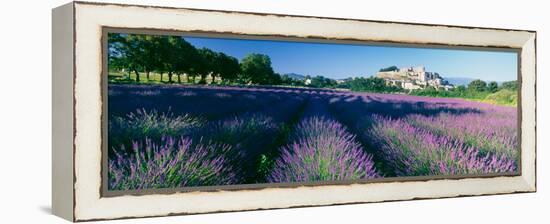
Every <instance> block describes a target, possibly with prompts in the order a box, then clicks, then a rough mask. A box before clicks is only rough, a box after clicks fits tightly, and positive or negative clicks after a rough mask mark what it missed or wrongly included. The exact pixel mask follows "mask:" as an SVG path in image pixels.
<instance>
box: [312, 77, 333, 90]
mask: <svg viewBox="0 0 550 224" xmlns="http://www.w3.org/2000/svg"><path fill="white" fill-rule="evenodd" d="M310 85H311V86H313V87H317V88H334V87H336V80H333V79H329V78H325V77H323V76H315V77H313V78H312V79H311V84H310Z"/></svg>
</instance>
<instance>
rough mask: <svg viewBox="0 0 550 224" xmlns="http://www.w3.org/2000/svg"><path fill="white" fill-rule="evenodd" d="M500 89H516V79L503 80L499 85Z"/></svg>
mask: <svg viewBox="0 0 550 224" xmlns="http://www.w3.org/2000/svg"><path fill="white" fill-rule="evenodd" d="M500 87H501V88H502V89H509V90H514V91H515V90H518V81H508V82H503V83H502V85H501V86H500Z"/></svg>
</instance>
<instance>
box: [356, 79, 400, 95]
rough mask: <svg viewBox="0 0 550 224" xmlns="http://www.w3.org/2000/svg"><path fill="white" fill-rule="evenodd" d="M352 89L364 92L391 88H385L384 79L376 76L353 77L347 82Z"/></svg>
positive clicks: (382, 90) (383, 90)
mask: <svg viewBox="0 0 550 224" xmlns="http://www.w3.org/2000/svg"><path fill="white" fill-rule="evenodd" d="M349 84H350V89H351V90H352V91H365V92H385V91H387V90H390V89H391V88H386V81H385V80H384V79H381V78H377V77H369V78H355V79H353V80H351V81H350V82H349Z"/></svg>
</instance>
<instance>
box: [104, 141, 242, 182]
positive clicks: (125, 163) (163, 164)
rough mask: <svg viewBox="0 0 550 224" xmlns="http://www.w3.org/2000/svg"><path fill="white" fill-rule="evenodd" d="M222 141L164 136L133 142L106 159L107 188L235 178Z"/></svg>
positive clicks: (217, 180) (227, 180)
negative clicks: (126, 152) (125, 152)
mask: <svg viewBox="0 0 550 224" xmlns="http://www.w3.org/2000/svg"><path fill="white" fill-rule="evenodd" d="M229 150H231V147H230V146H228V145H223V144H211V143H202V142H193V140H191V139H190V138H179V139H176V138H173V137H167V138H163V139H162V141H161V143H160V144H155V143H153V142H152V141H151V140H150V139H145V140H144V141H143V142H134V143H133V146H132V151H133V152H134V153H133V154H131V155H129V156H128V155H127V156H123V155H120V154H117V155H116V159H111V160H109V165H108V166H109V170H108V178H109V181H108V186H109V190H139V189H151V188H153V189H160V188H175V187H189V186H206V185H226V184H234V183H237V182H238V179H237V176H236V174H235V172H234V171H233V170H232V168H231V166H229V165H228V164H227V161H226V159H225V157H224V156H223V155H224V154H225V152H227V151H229Z"/></svg>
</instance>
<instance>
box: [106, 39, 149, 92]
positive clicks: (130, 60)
mask: <svg viewBox="0 0 550 224" xmlns="http://www.w3.org/2000/svg"><path fill="white" fill-rule="evenodd" d="M138 36H139V35H135V34H128V35H123V34H110V35H109V37H108V38H109V62H112V63H113V64H114V65H115V66H116V67H119V68H124V69H125V70H127V71H128V78H129V77H130V72H134V73H135V74H136V82H140V74H139V70H140V69H141V68H142V67H143V66H142V65H143V58H142V57H141V55H142V49H141V46H140V44H139V41H138V38H139V37H138Z"/></svg>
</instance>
